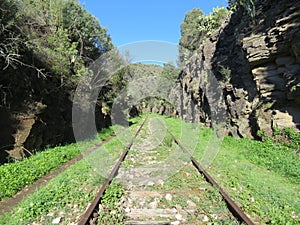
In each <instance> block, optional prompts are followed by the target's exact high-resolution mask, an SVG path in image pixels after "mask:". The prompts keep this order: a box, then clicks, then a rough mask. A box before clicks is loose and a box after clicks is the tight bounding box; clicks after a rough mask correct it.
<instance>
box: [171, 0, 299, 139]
mask: <svg viewBox="0 0 300 225" xmlns="http://www.w3.org/2000/svg"><path fill="white" fill-rule="evenodd" d="M256 2H257V3H256V4H255V12H254V16H253V17H252V16H250V14H249V13H248V11H247V10H245V9H244V8H241V9H239V10H238V11H237V12H236V13H234V14H233V15H232V16H231V18H230V20H229V21H227V22H225V23H224V25H223V26H222V27H221V28H220V30H218V31H217V32H216V33H214V34H213V35H211V36H210V37H208V38H207V39H206V40H204V41H203V42H202V44H201V45H200V46H199V48H198V50H197V52H195V54H194V55H193V57H192V58H191V59H190V62H189V63H188V64H187V65H186V67H185V69H184V71H183V73H182V74H181V77H180V83H179V84H178V87H177V90H176V91H175V92H174V93H173V94H172V96H173V98H176V108H177V110H178V112H179V114H180V116H181V117H182V118H183V119H185V120H188V121H192V122H205V123H207V124H209V125H211V124H212V122H217V123H220V122H222V123H224V124H225V128H226V132H227V133H229V134H232V135H234V136H238V137H251V138H253V137H257V131H258V130H262V131H265V132H266V133H267V134H272V128H273V127H278V128H284V127H297V128H299V123H300V1H298V0H279V1H277V2H276V4H274V1H271V0H262V1H256Z"/></svg>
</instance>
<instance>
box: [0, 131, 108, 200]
mask: <svg viewBox="0 0 300 225" xmlns="http://www.w3.org/2000/svg"><path fill="white" fill-rule="evenodd" d="M112 134H113V129H112V128H107V129H103V130H102V131H101V132H100V133H99V134H98V136H99V138H100V139H102V140H104V139H105V138H107V137H109V136H111V135H112ZM79 144H80V147H81V148H89V147H92V146H93V145H94V144H95V143H94V141H90V142H82V143H79ZM79 154H80V151H79V149H78V146H77V144H70V145H66V146H58V147H55V148H52V149H48V150H45V151H43V152H40V153H37V154H35V155H33V156H31V157H30V158H26V159H24V160H23V161H18V162H15V163H9V164H4V165H2V166H0V200H1V199H4V198H6V197H11V196H13V195H14V194H16V193H17V192H18V191H20V190H21V189H22V188H24V187H25V186H26V185H30V184H32V183H33V182H34V181H35V180H37V179H38V178H40V177H42V176H44V175H46V174H47V173H49V172H50V171H53V170H54V169H56V168H58V167H59V166H60V165H61V164H63V163H65V162H67V161H69V160H70V159H72V158H74V157H75V156H77V155H79ZM49 159H51V160H49Z"/></svg>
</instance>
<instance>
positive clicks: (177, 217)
mask: <svg viewBox="0 0 300 225" xmlns="http://www.w3.org/2000/svg"><path fill="white" fill-rule="evenodd" d="M175 218H176V219H177V220H182V219H183V216H182V215H181V214H176V215H175Z"/></svg>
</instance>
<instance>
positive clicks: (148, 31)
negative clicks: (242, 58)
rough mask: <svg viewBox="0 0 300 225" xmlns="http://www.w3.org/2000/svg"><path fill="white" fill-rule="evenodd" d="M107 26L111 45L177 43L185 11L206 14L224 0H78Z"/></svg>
mask: <svg viewBox="0 0 300 225" xmlns="http://www.w3.org/2000/svg"><path fill="white" fill-rule="evenodd" d="M79 2H80V3H83V4H85V7H86V9H87V11H89V12H91V13H92V14H93V15H94V16H96V17H97V18H98V19H99V21H100V24H101V25H102V26H104V27H106V28H107V29H108V33H109V34H110V35H111V36H112V41H113V43H114V45H115V46H117V47H118V46H120V45H124V44H128V43H132V42H135V41H145V40H159V41H167V42H171V43H174V44H178V40H179V38H180V24H181V22H182V20H183V19H184V15H185V13H186V12H187V11H189V10H191V9H193V8H200V9H201V10H202V11H203V12H204V13H205V14H208V13H210V12H211V11H212V9H213V8H214V7H216V6H227V0H105V1H102V0H80V1H79Z"/></svg>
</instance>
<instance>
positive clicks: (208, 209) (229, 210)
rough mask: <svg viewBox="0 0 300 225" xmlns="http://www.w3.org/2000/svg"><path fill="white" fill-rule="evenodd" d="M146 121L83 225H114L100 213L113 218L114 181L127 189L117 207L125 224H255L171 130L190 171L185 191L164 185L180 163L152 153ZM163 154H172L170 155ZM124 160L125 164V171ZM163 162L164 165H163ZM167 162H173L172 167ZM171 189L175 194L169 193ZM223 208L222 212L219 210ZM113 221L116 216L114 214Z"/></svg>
mask: <svg viewBox="0 0 300 225" xmlns="http://www.w3.org/2000/svg"><path fill="white" fill-rule="evenodd" d="M146 121H147V118H146V119H145V120H144V121H143V123H142V124H141V125H140V126H139V128H138V129H137V131H136V133H135V136H134V137H133V138H132V140H131V141H130V143H129V144H128V146H127V148H126V150H125V151H124V152H123V153H122V155H121V156H120V158H119V160H118V161H117V163H116V164H115V166H114V167H113V169H112V171H111V173H110V175H109V176H108V178H107V179H106V181H105V182H104V183H103V185H102V187H101V188H100V190H99V192H98V194H97V197H96V198H95V199H94V201H93V202H92V203H91V204H90V206H89V207H88V209H87V210H86V212H85V214H84V215H83V216H82V218H81V220H80V222H79V223H78V224H79V225H90V224H115V223H113V222H103V221H100V220H101V219H99V218H100V214H101V213H102V214H103V213H109V212H104V211H103V210H102V209H103V206H102V202H101V201H102V198H103V196H104V194H105V191H106V190H107V187H108V186H109V185H110V184H111V182H112V181H113V180H117V182H120V183H122V185H123V186H124V187H125V188H124V189H125V193H124V196H123V197H122V199H121V201H120V204H119V205H118V206H116V207H119V208H120V207H121V209H122V211H123V212H124V215H125V217H124V221H123V222H122V223H121V224H128V225H129V224H131V225H146V224H148V225H150V224H152V225H167V224H169V225H179V224H207V223H208V221H210V220H214V221H219V222H221V224H223V222H222V221H227V222H228V221H230V223H231V224H247V225H253V224H254V223H253V222H252V221H251V219H250V218H249V217H248V216H247V215H246V214H245V213H244V212H243V211H242V210H241V209H240V208H239V206H238V205H237V204H236V203H235V202H234V201H233V200H232V199H231V198H230V197H229V195H228V194H227V193H226V192H225V191H224V190H223V189H222V187H221V186H220V185H219V184H218V183H217V182H216V181H215V180H214V179H213V178H212V177H211V176H210V175H209V174H208V172H207V171H205V170H204V169H203V168H202V167H201V165H200V164H199V163H198V162H197V161H196V159H195V158H194V157H193V156H192V155H191V154H190V153H189V151H188V150H187V149H186V148H185V147H184V146H183V145H182V144H181V143H180V142H179V141H178V140H177V139H176V137H175V136H174V134H173V133H172V132H171V131H170V130H168V129H167V128H165V131H166V134H168V135H169V137H171V139H172V142H173V143H175V145H176V147H177V153H176V154H177V155H178V157H181V158H184V161H181V162H183V164H184V166H185V168H184V169H183V170H182V171H184V172H183V173H184V174H183V176H181V177H179V179H182V180H181V181H180V183H179V186H180V187H176V186H175V182H173V181H171V182H170V184H166V183H164V179H165V178H166V177H164V176H162V175H163V174H165V175H167V176H172V174H174V171H172V170H174V168H175V167H176V166H175V167H174V168H172V165H176V164H178V163H179V161H178V160H177V159H174V158H172V157H171V158H168V157H162V156H161V152H160V151H159V150H157V149H153V148H151V142H152V141H153V140H154V139H151V138H150V139H149V138H145V137H146V136H147V137H149V131H148V133H147V129H145V128H144V127H145V124H146ZM148 127H149V123H148ZM154 141H155V140H154ZM173 148H174V146H173ZM145 149H146V150H145ZM163 151H164V152H168V150H166V149H164V150H163ZM125 159H126V163H125V165H123V164H124V163H123V162H124V160H125ZM160 160H162V161H163V160H165V161H164V162H163V163H160V162H159V161H160ZM167 161H173V162H172V163H171V164H168V162H167ZM169 167H171V169H170V168H169ZM176 168H177V167H176ZM165 171H168V172H169V173H168V172H165ZM170 172H171V173H170ZM188 177H190V178H188ZM185 178H187V180H185ZM188 179H189V180H188ZM190 183H193V184H190ZM168 185H169V186H170V188H165V187H164V186H168ZM172 185H173V186H174V188H172ZM190 186H192V187H190ZM163 187H164V188H163ZM214 190H216V191H214ZM210 194H211V195H212V196H213V197H212V196H210ZM217 195H218V196H217ZM216 199H219V201H218V200H216ZM207 201H211V203H209V204H206V205H201V202H207ZM180 203H182V204H180ZM218 204H221V205H223V206H222V207H218V206H217V205H218ZM221 208H222V209H221ZM223 211H224V212H223ZM111 216H112V217H114V216H116V215H114V213H113V214H112V215H111Z"/></svg>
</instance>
